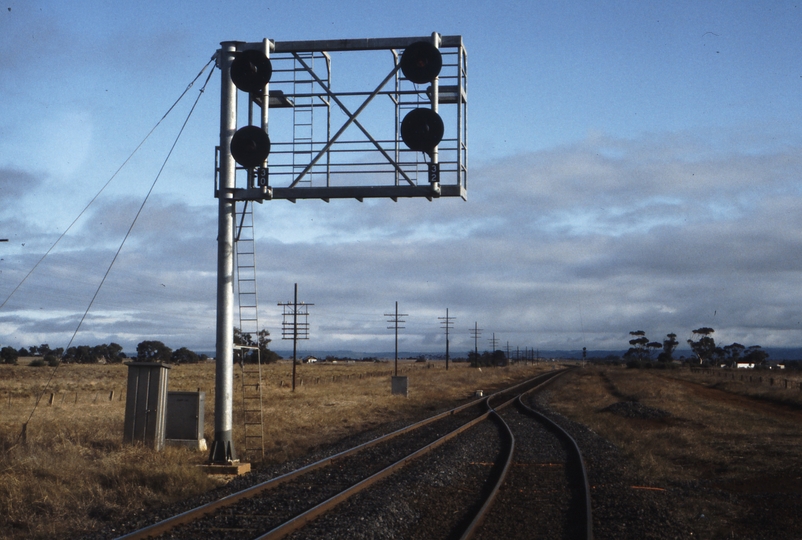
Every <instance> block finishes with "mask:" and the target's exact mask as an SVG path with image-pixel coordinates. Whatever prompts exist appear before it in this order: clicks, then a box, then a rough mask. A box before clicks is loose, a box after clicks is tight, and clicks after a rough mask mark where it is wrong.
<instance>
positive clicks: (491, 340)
mask: <svg viewBox="0 0 802 540" xmlns="http://www.w3.org/2000/svg"><path fill="white" fill-rule="evenodd" d="M488 341H489V342H490V347H491V351H492V352H496V344H497V343H498V340H497V339H496V333H495V332H493V337H492V338H490V339H489V340H488Z"/></svg>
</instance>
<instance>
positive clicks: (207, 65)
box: [0, 57, 214, 437]
mask: <svg viewBox="0 0 802 540" xmlns="http://www.w3.org/2000/svg"><path fill="white" fill-rule="evenodd" d="M213 61H214V57H212V59H211V60H210V61H209V62H207V63H206V65H205V66H203V69H201V71H200V72H199V73H198V75H197V76H196V77H195V78H194V79H193V80H192V82H191V83H189V85H188V86H187V88H186V89H185V90H184V91H183V92H182V93H181V96H179V98H178V99H177V100H176V101H175V103H173V105H172V106H170V108H169V109H168V110H167V112H166V113H165V114H164V116H162V118H161V119H160V120H159V121H158V122H157V123H156V125H155V126H154V127H153V129H151V130H150V132H148V134H147V135H146V136H145V138H144V139H143V140H142V142H140V143H139V145H138V146H137V147H136V149H135V150H134V151H133V152H132V153H131V155H130V156H128V158H127V159H126V160H125V162H124V163H123V164H122V165H121V166H120V167H119V168H118V169H117V171H116V172H115V173H114V175H113V176H112V177H111V178H110V179H109V181H108V182H106V184H105V185H104V186H103V187H102V188H101V189H100V191H99V192H98V193H97V195H95V196H94V197H93V198H92V200H91V201H90V202H89V204H87V205H86V207H85V208H84V209H83V210H82V211H81V214H79V215H78V217H77V218H75V220H74V221H73V222H72V223H71V224H70V227H68V228H67V230H65V231H64V233H63V234H62V235H61V236H60V237H59V238H58V240H56V242H55V243H54V244H53V246H51V248H50V249H49V250H48V251H47V253H45V255H44V256H43V257H42V258H41V259H40V260H39V262H37V263H36V265H35V266H34V267H33V268H32V269H31V271H30V272H29V273H28V275H26V276H25V278H24V279H23V282H24V281H25V279H27V278H28V276H30V275H31V274H32V273H33V271H34V270H35V269H36V266H38V265H39V263H41V262H42V260H44V258H45V257H47V255H48V254H49V253H50V252H51V251H52V250H53V248H54V247H55V246H56V244H57V243H58V242H59V240H61V239H62V238H63V237H64V235H65V234H66V233H67V231H68V230H69V229H70V228H71V227H72V226H73V225H75V223H76V222H77V221H78V219H79V218H80V217H81V215H83V213H84V212H86V210H87V209H88V208H89V206H90V205H91V204H92V203H93V202H94V201H95V200H96V199H97V198H98V197H99V196H100V194H101V193H102V192H103V190H105V189H106V187H107V186H108V185H109V183H110V182H111V181H112V180H113V179H114V177H115V176H117V174H118V173H119V172H120V170H122V168H123V167H125V165H126V164H127V163H128V161H130V160H131V158H132V157H133V155H134V154H135V153H136V152H137V151H138V150H139V149H140V148H141V147H142V145H143V144H144V143H145V141H146V140H147V139H148V137H150V135H151V134H152V133H153V132H154V131H155V129H156V128H157V127H158V126H159V124H161V122H162V121H163V120H164V119H165V118H166V117H167V116H168V115H169V114H170V112H171V111H172V110H173V109H174V108H175V106H176V105H177V104H178V102H179V101H181V99H182V98H183V97H184V96H185V95H186V93H187V92H188V91H189V89H190V88H192V86H193V85H194V84H195V82H196V81H197V80H198V79H199V78H200V76H201V75H202V74H203V72H204V71H205V70H206V68H208V67H209V65H210V64H211V63H212V62H213ZM213 74H214V70H210V71H209V75H208V76H207V77H206V81H204V83H203V86H202V87H201V89H200V91H199V92H198V97H197V98H195V102H194V103H193V104H192V107H191V108H190V110H189V113H188V114H187V117H186V119H185V120H184V123H183V124H182V125H181V129H180V130H179V131H178V134H177V135H176V138H175V140H174V141H173V144H172V146H171V147H170V150H169V151H168V152H167V156H166V157H165V158H164V161H163V162H162V165H161V167H160V168H159V172H158V173H157V174H156V178H155V179H154V180H153V183H152V184H151V186H150V189H149V190H148V192H147V194H146V195H145V198H144V200H143V201H142V204H141V205H140V207H139V210H138V211H137V213H136V215H135V216H134V219H133V220H132V222H131V225H130V226H129V227H128V231H127V232H126V233H125V236H124V237H123V239H122V242H120V246H119V247H118V248H117V252H116V253H115V254H114V258H113V259H112V260H111V262H110V263H109V266H108V268H107V269H106V272H105V274H104V275H103V279H101V281H100V283H99V284H98V286H97V288H96V289H95V292H94V294H93V296H92V300H91V301H90V302H89V305H88V306H87V308H86V311H84V314H83V316H82V317H81V320H80V321H79V323H78V326H77V327H76V328H75V332H73V334H72V337H71V338H70V341H69V343H68V344H67V346H66V347H65V349H64V352H65V353H66V352H67V351H68V350H69V348H70V346H72V343H73V341H74V340H75V337H76V336H77V335H78V332H79V330H80V329H81V326H82V325H83V323H84V321H85V320H86V317H87V315H88V314H89V311H90V310H91V309H92V306H93V305H94V303H95V300H96V299H97V296H98V294H99V293H100V289H101V288H102V287H103V284H104V283H105V282H106V278H107V277H108V276H109V273H110V272H111V269H112V267H113V266H114V263H115V262H116V261H117V257H118V256H119V255H120V252H121V251H122V248H123V246H124V245H125V242H126V241H127V240H128V237H129V236H130V235H131V231H132V230H133V228H134V225H136V222H137V220H138V219H139V216H140V215H141V213H142V210H143V209H144V208H145V204H147V202H148V199H149V198H150V195H151V194H152V193H153V188H155V187H156V183H157V182H158V181H159V178H160V177H161V174H162V172H163V171H164V168H165V167H166V165H167V162H168V161H169V159H170V156H171V155H172V153H173V150H175V147H176V145H177V144H178V140H179V139H180V138H181V135H182V134H183V132H184V128H186V126H187V123H188V122H189V119H190V117H191V116H192V113H193V112H194V111H195V107H196V106H197V105H198V101H200V98H201V96H202V95H203V93H204V91H205V90H206V86H207V85H208V84H209V80H210V79H211V78H212V75H213ZM21 285H22V282H21V283H20V285H18V286H17V288H15V289H14V291H12V293H11V295H13V294H14V292H16V290H17V289H19V287H20V286H21ZM11 295H9V298H10V297H11ZM7 301H8V298H7V299H6V300H5V301H4V302H3V304H0V308H2V306H3V305H5V303H6V302H7ZM60 365H61V362H59V363H57V364H56V365H55V367H54V368H53V371H52V372H51V373H50V377H49V378H48V380H47V383H46V384H45V385H44V387H43V388H42V391H41V392H40V394H39V396H37V398H36V402H35V403H34V406H33V409H32V410H31V414H30V415H29V416H28V419H27V420H26V421H25V423H24V424H23V428H22V432H21V433H20V437H22V436H23V434H25V433H26V431H27V425H28V422H30V421H31V418H33V415H34V413H35V412H36V409H37V407H38V406H39V402H40V401H41V399H42V396H44V394H45V392H46V391H47V389H48V388H49V387H50V383H51V382H52V380H53V378H54V377H55V375H56V371H57V370H58V368H59V366H60Z"/></svg>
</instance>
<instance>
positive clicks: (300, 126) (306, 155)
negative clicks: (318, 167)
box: [292, 53, 316, 184]
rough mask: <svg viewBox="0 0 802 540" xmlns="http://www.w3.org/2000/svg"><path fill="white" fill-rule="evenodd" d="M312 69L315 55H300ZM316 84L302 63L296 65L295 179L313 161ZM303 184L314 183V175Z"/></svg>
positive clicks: (293, 132)
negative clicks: (314, 94)
mask: <svg viewBox="0 0 802 540" xmlns="http://www.w3.org/2000/svg"><path fill="white" fill-rule="evenodd" d="M297 57H298V58H299V59H302V60H303V61H304V62H305V63H306V64H307V65H308V66H309V67H310V68H312V69H314V67H315V55H314V53H299V54H298V55H297ZM315 84H316V83H315V82H314V80H313V79H312V78H311V76H310V75H309V73H308V72H307V71H306V69H305V68H303V67H301V64H300V62H296V63H295V67H294V69H293V81H292V87H293V94H294V95H295V106H294V107H293V108H292V126H293V128H292V173H293V178H295V177H297V176H298V174H300V173H301V172H302V171H303V170H304V168H305V167H306V165H307V164H308V163H309V162H311V161H312V151H313V146H314V124H315V122H314V120H315V115H314V97H313V96H312V94H313V93H314V90H315ZM302 182H303V183H309V184H311V182H312V174H311V171H310V174H307V176H306V178H304V180H302Z"/></svg>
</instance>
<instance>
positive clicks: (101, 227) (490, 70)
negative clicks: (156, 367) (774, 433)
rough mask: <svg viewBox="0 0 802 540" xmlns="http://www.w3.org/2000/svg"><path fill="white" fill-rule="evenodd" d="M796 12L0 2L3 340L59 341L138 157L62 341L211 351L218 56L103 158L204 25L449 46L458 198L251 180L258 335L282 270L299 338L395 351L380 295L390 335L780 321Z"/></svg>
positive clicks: (797, 157) (607, 338) (456, 343)
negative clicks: (300, 305) (462, 128)
mask: <svg viewBox="0 0 802 540" xmlns="http://www.w3.org/2000/svg"><path fill="white" fill-rule="evenodd" d="M801 27H802V6H798V5H797V4H796V3H792V2H783V1H778V2H736V3H733V2H724V1H722V2H690V1H689V2H653V3H648V2H641V1H633V2H571V3H568V4H566V3H565V2H549V1H547V2H530V1H528V0H527V1H512V0H496V1H494V2H492V3H491V2H480V1H477V0H458V1H452V0H443V1H440V2H423V1H418V0H409V1H406V2H392V3H391V2H384V1H377V0H370V1H367V0H351V1H349V2H324V1H311V0H309V1H285V2H267V1H251V2H248V1H232V0H226V1H213V0H203V1H197V2H181V3H179V2H144V1H143V2H137V1H134V2H124V3H121V2H100V1H73V2H61V1H58V2H57V1H37V0H24V1H21V0H7V1H6V2H5V3H4V4H2V7H1V8H0V45H1V46H2V50H3V54H2V55H0V103H2V106H1V107H2V108H1V109H0V110H2V113H0V201H2V205H0V238H3V239H8V242H3V243H0V259H1V260H0V302H3V303H4V305H3V306H2V308H0V345H14V346H15V347H18V346H23V345H24V346H28V345H33V344H40V343H48V344H50V345H51V346H52V347H58V346H66V345H67V343H69V342H70V340H71V339H72V337H73V334H74V333H75V331H76V329H77V328H78V325H79V322H80V321H81V319H82V317H83V315H84V312H85V311H86V309H87V307H88V306H89V305H90V302H92V299H93V296H94V295H95V292H96V290H97V287H98V285H99V284H100V282H101V280H103V279H104V274H106V271H107V269H108V268H109V265H110V263H111V261H112V259H114V256H115V253H116V251H117V249H118V248H119V246H120V243H121V241H122V239H123V237H124V236H125V235H126V232H127V231H128V229H129V227H130V226H131V223H132V221H133V219H134V216H135V215H136V214H137V212H138V211H139V209H140V206H141V205H142V202H143V200H144V198H145V196H146V195H147V193H148V190H149V189H150V188H151V186H152V185H153V184H154V181H155V180H157V178H158V181H156V183H155V186H154V187H153V192H152V194H151V195H150V197H149V199H148V202H147V204H146V205H145V206H144V208H143V209H142V211H141V214H140V216H139V219H138V220H137V222H136V224H135V226H134V227H133V229H132V230H131V233H130V236H129V238H128V240H127V242H126V243H125V245H124V246H123V248H122V250H121V251H120V254H119V256H118V257H117V258H116V261H115V263H114V265H113V267H112V268H111V270H110V271H109V272H108V276H107V277H106V278H105V282H104V285H103V287H102V288H101V289H100V290H99V292H98V293H97V296H96V298H95V299H94V302H93V303H92V308H91V309H90V310H89V313H88V314H87V315H86V318H85V320H84V321H83V323H82V324H81V326H80V330H79V331H78V333H77V335H76V336H75V342H74V344H96V343H107V342H117V343H120V344H122V345H123V346H124V347H125V349H126V350H127V351H132V350H134V348H135V346H136V344H137V343H138V342H140V341H142V340H144V339H156V340H160V341H163V342H164V343H166V344H167V345H168V346H170V347H172V348H178V347H181V346H188V347H190V348H193V349H195V350H201V351H210V350H213V349H214V340H215V337H214V336H215V328H214V327H215V298H216V296H215V295H216V285H215V280H216V234H217V201H216V199H215V198H214V196H213V186H214V147H215V145H216V144H218V137H219V113H220V101H219V86H220V78H219V71H215V73H214V75H213V76H212V79H211V80H210V82H209V85H208V87H207V89H206V91H205V92H204V93H203V95H201V97H200V100H199V101H198V105H197V108H196V109H195V112H194V114H193V115H192V117H191V118H190V120H189V122H188V123H187V126H186V128H185V130H184V133H183V135H182V137H181V138H180V139H179V141H178V144H177V145H176V147H175V150H174V151H173V154H172V155H171V157H170V159H169V161H167V165H166V166H165V168H164V170H163V172H161V174H159V170H160V168H161V166H162V164H163V162H164V160H165V158H166V157H167V154H168V152H169V151H170V147H171V145H172V144H173V141H174V140H175V138H176V136H177V134H178V131H179V130H180V128H181V125H182V123H183V122H184V120H185V119H186V118H187V115H188V114H189V110H190V107H191V106H192V103H193V102H194V100H195V99H196V98H197V97H198V96H199V95H200V93H199V89H200V87H201V86H202V84H203V81H204V80H205V79H206V75H207V74H208V70H209V69H211V68H207V71H206V72H204V74H203V76H202V77H201V78H200V79H199V80H198V82H197V83H196V84H195V85H194V86H193V87H192V88H191V89H190V90H189V91H188V92H187V94H186V96H185V98H184V99H183V100H182V101H181V102H179V104H178V105H177V106H176V108H175V109H174V110H173V112H172V113H171V114H170V115H168V116H167V117H166V118H165V119H164V121H163V122H162V123H161V124H159V127H158V128H157V130H156V131H154V133H153V135H151V136H150V137H149V138H148V139H147V141H146V143H145V144H144V145H143V146H142V147H141V148H140V150H139V151H138V152H136V153H135V154H134V157H133V158H132V159H131V160H130V161H128V162H127V163H126V159H127V158H128V157H129V156H130V155H131V153H132V152H133V151H134V149H136V148H137V146H138V145H139V144H140V142H142V140H143V139H144V138H145V136H146V135H147V134H148V132H149V131H150V130H151V129H152V128H153V127H154V126H155V125H156V124H157V122H159V120H160V119H161V118H162V117H163V116H164V114H165V112H167V110H168V109H169V108H170V106H171V105H172V104H173V103H174V102H175V100H176V99H177V98H178V96H179V95H180V94H181V93H182V92H183V91H184V90H185V89H186V88H187V85H188V84H189V83H190V82H191V81H192V80H193V79H194V78H195V77H196V75H197V74H198V73H199V72H200V70H201V69H202V68H203V66H204V65H206V64H207V62H208V61H209V59H210V58H211V57H212V55H213V54H214V53H215V51H216V50H217V49H218V48H219V44H220V42H222V41H229V40H240V41H261V40H262V39H263V38H269V39H272V40H275V41H291V40H323V39H338V38H366V37H402V36H427V35H431V33H432V32H439V33H440V34H443V35H461V36H463V40H464V42H465V45H466V48H467V51H468V58H469V60H468V65H469V82H468V85H469V105H468V113H469V141H468V144H469V163H468V165H469V180H468V200H467V201H462V200H460V199H450V198H449V199H441V200H435V201H432V202H429V201H427V200H425V199H400V200H399V201H398V202H393V201H391V200H379V199H377V200H366V201H365V202H363V203H360V202H357V201H355V200H332V201H331V202H330V203H325V202H323V201H298V203H297V204H292V203H290V202H287V201H270V202H265V203H264V204H262V205H257V208H256V215H255V219H256V227H257V239H258V241H257V267H258V288H259V303H260V318H261V320H262V322H263V324H264V326H266V327H267V328H268V329H269V330H270V332H271V334H272V335H273V337H274V338H275V342H274V348H277V349H286V348H288V347H290V344H289V342H280V336H281V315H280V314H281V310H280V307H279V306H277V304H278V303H279V302H286V301H288V300H290V299H291V298H292V291H293V284H294V283H298V287H299V291H300V299H301V300H302V301H306V302H309V303H314V306H313V307H310V313H311V316H310V319H309V322H310V340H309V341H308V342H305V343H304V344H303V347H304V348H307V349H308V350H321V349H322V350H335V349H346V350H354V351H366V352H370V351H388V350H392V347H393V332H392V331H391V330H388V329H387V326H389V324H388V322H387V317H385V316H384V314H385V313H390V312H392V311H393V310H394V306H395V302H396V301H397V302H398V303H399V309H400V311H401V312H402V313H405V314H408V316H407V317H405V320H406V323H405V328H404V329H403V330H402V331H401V334H400V347H401V348H402V349H403V350H410V351H425V352H443V351H444V349H445V336H444V333H443V330H442V329H441V328H440V324H439V322H440V321H439V320H438V317H443V316H445V314H446V309H448V310H449V315H451V316H453V317H456V320H455V322H454V329H453V330H452V331H451V350H452V352H453V353H463V354H464V352H465V351H467V350H470V349H472V348H473V339H472V338H471V336H470V334H469V329H470V328H473V327H474V325H475V324H476V325H478V327H479V328H481V329H483V332H482V335H481V338H480V342H479V347H480V349H489V348H490V338H492V337H493V336H495V338H496V339H497V340H498V345H499V346H500V347H504V346H506V345H509V346H510V347H511V348H512V349H513V350H515V348H516V347H518V348H521V349H523V348H524V347H534V348H539V349H581V348H582V347H583V346H585V347H587V348H588V349H590V350H615V349H622V348H626V347H627V346H628V345H627V341H628V339H629V338H630V336H629V334H628V333H629V332H630V331H632V330H645V331H646V332H647V335H648V336H649V337H650V338H651V339H653V340H661V339H662V338H663V337H664V336H665V335H666V334H667V333H669V332H673V333H676V334H677V335H678V338H679V339H680V341H682V342H684V341H685V340H686V339H688V338H689V337H691V331H692V330H693V329H695V328H698V327H700V326H709V327H713V328H715V330H716V333H715V334H714V337H715V338H716V340H717V342H718V343H721V344H729V343H732V342H738V343H741V344H743V345H746V346H750V345H762V346H764V347H783V346H799V345H800V343H802V313H800V310H802V288H800V281H802V256H800V253H802V249H801V248H802V246H801V245H800V243H801V241H800V231H802V189H801V188H802V184H800V181H799V175H800V170H801V169H800V165H802V163H801V162H802V152H800V150H801V149H802V114H801V112H802V108H801V107H800V97H801V96H800V89H802V60H801V59H802V41H800V39H799V29H800V28H801ZM335 69H336V68H335ZM362 75H363V74H361V73H359V74H357V73H354V74H353V75H351V74H350V73H349V72H348V70H347V69H345V70H344V69H340V70H339V71H338V72H337V77H339V79H336V80H347V79H351V78H353V79H354V80H360V77H361V76H362ZM371 89H372V87H371V88H368V90H371ZM282 137H286V134H282V133H280V132H278V130H276V132H274V131H271V139H273V140H274V141H275V140H278V139H280V138H282ZM124 163H125V167H123V168H122V169H120V167H121V165H123V164H124ZM118 169H120V172H119V173H116V171H118ZM110 179H111V182H109V180H110ZM107 182H109V185H108V187H107V188H106V189H105V190H104V191H103V192H102V193H101V194H100V196H99V197H98V198H97V199H96V200H95V201H94V202H93V203H92V204H91V205H90V206H89V207H88V209H86V211H85V212H84V213H83V214H81V212H82V210H84V208H85V207H86V206H87V204H88V203H89V202H90V201H91V200H92V199H93V197H95V195H97V194H98V192H99V191H100V190H101V188H102V187H103V186H104V185H105V184H106V183H107ZM79 215H80V218H79V219H78V220H77V221H76V222H75V224H74V225H73V226H72V228H70V229H69V232H68V233H67V234H66V235H65V236H64V238H63V239H61V240H60V241H59V242H58V244H57V245H55V247H53V246H54V243H55V242H56V240H58V239H59V237H60V235H62V233H64V231H65V230H66V229H67V228H68V227H70V224H71V223H73V221H75V220H76V218H77V217H78V216H79ZM51 248H52V250H51ZM48 250H51V251H50V253H49V255H48V256H47V257H46V258H44V259H43V260H42V261H41V263H39V261H40V259H42V256H43V255H44V254H45V253H46V252H48ZM37 263H39V264H38V266H37ZM34 267H35V270H34V271H33V272H32V273H31V274H30V276H29V277H28V278H27V279H26V280H25V281H24V283H22V284H21V285H20V283H21V282H22V280H23V278H25V276H26V275H27V274H28V273H29V272H30V271H31V269H32V268H34ZM12 291H13V294H12Z"/></svg>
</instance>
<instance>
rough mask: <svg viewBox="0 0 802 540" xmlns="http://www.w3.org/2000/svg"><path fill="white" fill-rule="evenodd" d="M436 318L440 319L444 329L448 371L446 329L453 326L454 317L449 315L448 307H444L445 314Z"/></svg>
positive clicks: (441, 326)
mask: <svg viewBox="0 0 802 540" xmlns="http://www.w3.org/2000/svg"><path fill="white" fill-rule="evenodd" d="M437 318H438V319H440V328H445V329H446V371H448V330H449V329H450V328H454V320H456V317H449V316H448V308H446V316H445V317H437Z"/></svg>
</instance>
